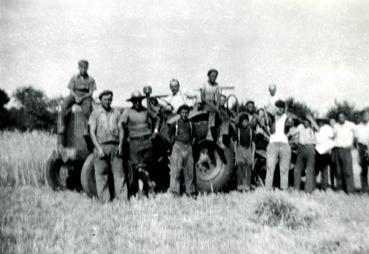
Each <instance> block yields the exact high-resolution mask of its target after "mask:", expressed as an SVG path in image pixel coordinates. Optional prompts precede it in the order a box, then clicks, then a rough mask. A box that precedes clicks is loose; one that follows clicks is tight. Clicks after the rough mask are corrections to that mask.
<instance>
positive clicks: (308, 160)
mask: <svg viewBox="0 0 369 254" xmlns="http://www.w3.org/2000/svg"><path fill="white" fill-rule="evenodd" d="M313 128H314V129H318V128H319V127H318V125H317V124H316V123H315V121H314V119H313V118H312V117H311V116H310V115H308V116H307V117H306V118H304V119H302V123H301V124H300V125H299V126H297V128H296V130H295V132H296V133H297V134H298V136H299V140H298V152H297V160H296V166H295V171H294V186H295V189H296V190H300V188H301V174H302V172H303V171H306V182H305V192H308V193H311V192H312V191H313V190H314V188H315V143H316V140H315V133H314V129H313ZM292 135H293V133H292Z"/></svg>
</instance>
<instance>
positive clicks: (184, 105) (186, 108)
mask: <svg viewBox="0 0 369 254" xmlns="http://www.w3.org/2000/svg"><path fill="white" fill-rule="evenodd" d="M184 109H185V110H188V111H190V107H189V106H188V105H187V104H183V105H182V106H180V107H179V108H178V109H177V114H180V113H181V111H182V110H184Z"/></svg>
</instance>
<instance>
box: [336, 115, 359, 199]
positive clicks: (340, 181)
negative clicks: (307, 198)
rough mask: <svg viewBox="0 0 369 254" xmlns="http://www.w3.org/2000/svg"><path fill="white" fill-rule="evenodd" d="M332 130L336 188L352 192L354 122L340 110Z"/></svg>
mask: <svg viewBox="0 0 369 254" xmlns="http://www.w3.org/2000/svg"><path fill="white" fill-rule="evenodd" d="M333 132H334V141H335V146H336V148H335V149H334V153H335V155H334V159H335V162H336V180H337V190H342V189H344V190H345V191H346V192H347V193H353V192H354V190H355V189H354V176H353V168H352V155H351V148H352V146H353V143H354V133H355V124H354V123H352V122H350V121H347V120H346V115H345V113H343V112H340V113H338V119H337V123H336V124H335V125H334V128H333Z"/></svg>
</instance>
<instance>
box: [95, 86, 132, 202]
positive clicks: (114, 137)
mask: <svg viewBox="0 0 369 254" xmlns="http://www.w3.org/2000/svg"><path fill="white" fill-rule="evenodd" d="M99 99H100V102H101V105H100V106H97V107H96V108H95V109H94V111H93V112H92V113H91V116H90V119H89V126H90V136H91V140H92V142H93V144H94V147H95V149H94V155H95V157H94V167H95V178H96V189H97V196H98V198H99V200H101V201H102V202H107V201H109V200H111V199H112V197H113V195H112V194H111V193H110V191H109V181H108V175H109V171H110V172H111V173H112V175H113V179H114V190H115V191H114V192H115V196H116V198H117V199H122V200H126V199H127V188H126V187H125V176H124V171H123V162H122V144H121V143H120V142H119V141H120V137H122V136H123V129H122V128H120V126H119V119H120V111H119V110H117V109H114V108H112V107H111V102H112V100H113V92H112V91H109V90H106V91H103V92H102V93H101V94H100V95H99Z"/></svg>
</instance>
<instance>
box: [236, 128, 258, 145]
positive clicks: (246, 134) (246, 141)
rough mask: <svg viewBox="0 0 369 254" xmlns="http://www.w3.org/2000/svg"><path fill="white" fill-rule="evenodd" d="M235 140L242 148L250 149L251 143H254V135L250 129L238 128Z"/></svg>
mask: <svg viewBox="0 0 369 254" xmlns="http://www.w3.org/2000/svg"><path fill="white" fill-rule="evenodd" d="M236 135H237V138H236V140H238V141H239V144H240V145H241V146H243V147H246V148H248V147H250V146H251V142H254V141H255V134H254V131H253V130H252V129H251V128H250V127H246V128H243V127H238V128H237V131H236Z"/></svg>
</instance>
